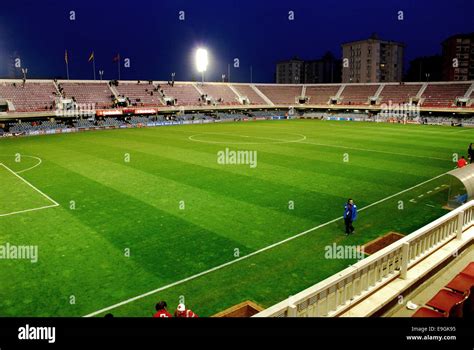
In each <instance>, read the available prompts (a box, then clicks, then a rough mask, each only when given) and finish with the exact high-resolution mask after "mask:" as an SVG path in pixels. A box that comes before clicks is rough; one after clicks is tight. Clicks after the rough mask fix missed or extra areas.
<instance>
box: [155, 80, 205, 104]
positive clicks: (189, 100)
mask: <svg viewBox="0 0 474 350" xmlns="http://www.w3.org/2000/svg"><path fill="white" fill-rule="evenodd" d="M160 89H161V90H163V93H164V96H165V97H173V98H174V99H176V100H177V103H176V105H178V106H190V105H192V106H199V105H202V104H203V103H202V102H200V101H199V99H200V97H201V95H200V94H199V91H198V90H197V89H196V88H195V87H194V86H193V85H191V84H174V86H171V85H168V84H163V85H161V86H160Z"/></svg>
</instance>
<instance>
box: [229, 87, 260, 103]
mask: <svg viewBox="0 0 474 350" xmlns="http://www.w3.org/2000/svg"><path fill="white" fill-rule="evenodd" d="M232 87H233V88H234V89H236V90H237V91H238V92H239V94H240V95H241V96H244V97H247V98H248V99H249V101H250V104H251V105H266V104H267V103H266V102H265V100H264V99H263V98H262V97H261V96H260V95H259V94H257V93H256V92H255V90H254V89H253V88H252V87H251V86H250V85H232Z"/></svg>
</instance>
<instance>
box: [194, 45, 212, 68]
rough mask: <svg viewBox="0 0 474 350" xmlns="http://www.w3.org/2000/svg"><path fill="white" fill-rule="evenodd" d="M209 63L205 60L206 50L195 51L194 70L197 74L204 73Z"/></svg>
mask: <svg viewBox="0 0 474 350" xmlns="http://www.w3.org/2000/svg"><path fill="white" fill-rule="evenodd" d="M208 63H209V61H208V58H207V50H205V49H197V50H196V68H197V71H198V72H199V73H204V72H205V71H206V69H207V65H208Z"/></svg>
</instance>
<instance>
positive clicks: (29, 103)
mask: <svg viewBox="0 0 474 350" xmlns="http://www.w3.org/2000/svg"><path fill="white" fill-rule="evenodd" d="M55 93H56V87H55V86H54V84H53V83H52V82H50V83H43V82H41V83H38V82H30V81H27V82H26V83H25V84H23V83H22V82H14V83H6V82H3V83H0V98H3V99H6V100H9V101H11V102H12V103H13V105H14V107H15V110H16V112H33V111H46V110H50V109H53V108H54V101H55V99H56V96H55Z"/></svg>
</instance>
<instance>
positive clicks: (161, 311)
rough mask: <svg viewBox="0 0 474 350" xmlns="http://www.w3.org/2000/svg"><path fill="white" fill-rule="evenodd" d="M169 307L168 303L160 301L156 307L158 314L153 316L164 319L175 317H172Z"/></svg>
mask: <svg viewBox="0 0 474 350" xmlns="http://www.w3.org/2000/svg"><path fill="white" fill-rule="evenodd" d="M167 307H168V305H167V304H166V301H160V302H159V303H158V304H156V306H155V309H156V313H155V314H154V315H153V317H163V318H170V317H173V316H171V314H170V313H169V312H168V310H167V309H166V308H167Z"/></svg>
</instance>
